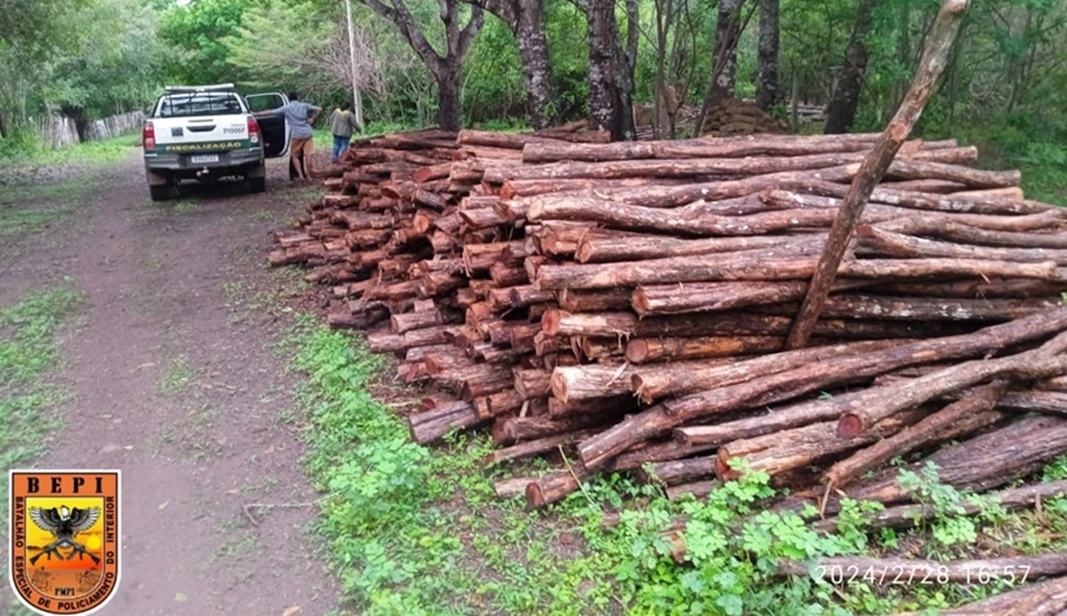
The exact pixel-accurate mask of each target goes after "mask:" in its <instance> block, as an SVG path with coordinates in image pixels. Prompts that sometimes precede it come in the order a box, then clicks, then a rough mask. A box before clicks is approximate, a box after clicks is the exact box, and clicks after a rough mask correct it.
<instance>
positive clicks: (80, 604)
mask: <svg viewBox="0 0 1067 616" xmlns="http://www.w3.org/2000/svg"><path fill="white" fill-rule="evenodd" d="M8 493H9V498H8V501H9V505H10V509H9V510H10V512H11V529H10V530H11V532H10V537H11V546H10V549H11V563H10V565H11V566H10V568H9V569H10V571H11V585H12V587H13V588H14V589H15V594H16V595H17V596H18V598H19V599H21V600H22V602H23V603H24V604H26V606H28V607H30V608H32V609H33V610H35V611H37V612H40V613H42V614H88V613H90V612H94V611H96V610H98V609H100V608H101V607H103V606H104V604H105V603H107V600H108V599H110V598H111V596H112V595H113V594H114V592H115V588H116V587H118V584H119V471H117V470H115V471H30V470H27V471H11V474H10V483H9V484H8Z"/></svg>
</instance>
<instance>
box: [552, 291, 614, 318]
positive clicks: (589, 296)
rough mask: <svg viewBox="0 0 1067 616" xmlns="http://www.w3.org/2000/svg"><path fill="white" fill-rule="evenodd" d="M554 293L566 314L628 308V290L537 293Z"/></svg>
mask: <svg viewBox="0 0 1067 616" xmlns="http://www.w3.org/2000/svg"><path fill="white" fill-rule="evenodd" d="M539 292H540V293H554V294H557V295H558V296H559V307H560V309H561V310H565V311H567V312H572V313H576V312H614V311H618V310H628V309H629V308H630V290H629V289H603V290H595V291H583V290H577V289H568V288H564V289H560V290H559V291H558V292H556V291H539Z"/></svg>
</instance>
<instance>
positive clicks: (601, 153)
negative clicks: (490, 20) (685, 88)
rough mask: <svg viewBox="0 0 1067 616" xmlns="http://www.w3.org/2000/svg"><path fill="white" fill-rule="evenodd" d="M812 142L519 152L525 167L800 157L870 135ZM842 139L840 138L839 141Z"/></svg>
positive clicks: (869, 139)
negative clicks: (698, 159)
mask: <svg viewBox="0 0 1067 616" xmlns="http://www.w3.org/2000/svg"><path fill="white" fill-rule="evenodd" d="M813 137H814V138H811V137H808V138H796V137H793V138H790V139H785V138H781V137H771V136H769V135H759V136H751V135H747V136H745V137H741V138H723V139H716V140H713V141H712V140H706V139H686V140H678V141H627V142H617V143H605V144H600V145H591V144H586V145H573V144H568V143H552V142H540V143H538V142H533V143H527V144H526V146H525V147H523V149H522V160H523V162H525V163H551V162H558V161H570V160H577V161H584V162H604V161H611V160H635V159H646V158H667V159H686V158H742V157H746V156H803V155H810V154H822V153H825V154H830V153H835V152H854V151H863V150H867V149H869V148H870V147H871V145H873V143H874V141H875V137H873V136H871V135H818V136H813ZM842 137H843V138H842Z"/></svg>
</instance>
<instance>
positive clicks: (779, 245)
mask: <svg viewBox="0 0 1067 616" xmlns="http://www.w3.org/2000/svg"><path fill="white" fill-rule="evenodd" d="M822 246H823V238H822V237H821V236H820V235H818V234H809V235H793V236H784V237H783V236H762V235H755V236H742V237H709V238H699V239H681V238H677V237H670V236H658V235H635V236H632V237H591V238H585V239H583V240H582V241H581V242H580V243H579V244H578V247H577V251H576V252H575V260H576V261H578V262H579V263H607V262H611V261H636V260H641V259H662V258H664V257H683V256H696V255H712V254H717V253H723V252H743V251H746V250H768V249H777V250H786V249H787V250H789V252H790V254H796V255H809V256H810V255H815V254H819V252H821V251H822Z"/></svg>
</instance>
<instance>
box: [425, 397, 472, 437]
mask: <svg viewBox="0 0 1067 616" xmlns="http://www.w3.org/2000/svg"><path fill="white" fill-rule="evenodd" d="M462 404H464V405H465V406H464V407H462V408H458V409H457V410H456V411H455V412H454V413H453V414H450V415H447V416H444V417H441V418H438V419H435V420H432V421H427V422H425V423H421V424H419V425H413V426H411V438H412V440H414V441H415V442H416V443H419V444H420V445H425V444H427V443H432V442H434V441H436V440H438V439H440V438H442V437H443V436H445V435H446V434H448V433H449V432H451V431H453V430H457V429H463V428H469V427H471V426H473V425H475V424H477V423H478V416H477V414H476V413H475V412H474V408H473V407H472V406H471V405H470V404H467V403H462Z"/></svg>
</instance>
